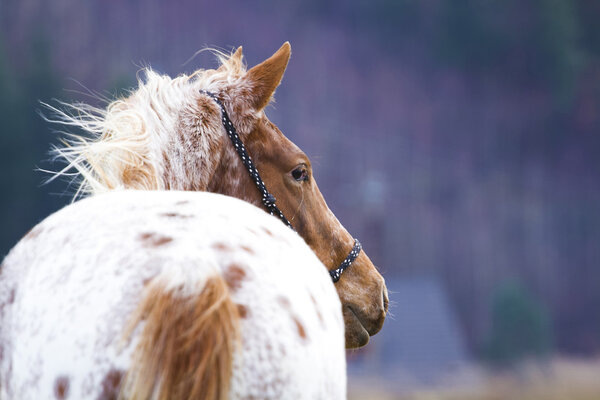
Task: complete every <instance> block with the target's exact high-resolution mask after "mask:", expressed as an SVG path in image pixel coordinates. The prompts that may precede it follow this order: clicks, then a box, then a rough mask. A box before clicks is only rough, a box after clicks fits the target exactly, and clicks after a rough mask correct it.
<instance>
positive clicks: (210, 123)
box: [158, 98, 227, 191]
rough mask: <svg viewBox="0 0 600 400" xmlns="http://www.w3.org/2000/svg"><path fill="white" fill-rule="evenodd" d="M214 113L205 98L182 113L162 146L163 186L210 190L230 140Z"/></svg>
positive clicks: (171, 188) (160, 157)
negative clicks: (227, 140)
mask: <svg viewBox="0 0 600 400" xmlns="http://www.w3.org/2000/svg"><path fill="white" fill-rule="evenodd" d="M215 113H217V110H216V108H215V107H214V105H213V104H208V103H207V101H206V100H205V99H202V98H201V99H198V100H197V101H196V102H195V104H193V105H190V106H189V107H188V108H187V109H186V110H184V111H183V112H182V113H181V115H180V118H179V123H178V124H177V126H176V127H175V133H174V134H172V135H169V137H168V138H166V139H165V140H164V141H163V144H162V145H161V146H160V147H161V148H162V150H160V151H159V153H160V154H159V155H158V157H159V159H160V160H161V162H160V164H161V165H162V181H163V186H164V187H163V188H164V189H166V190H193V191H210V189H209V184H210V182H211V180H212V177H213V176H214V175H215V174H216V173H218V170H219V165H220V161H221V158H222V157H223V154H224V150H225V149H224V148H225V147H226V144H227V143H226V141H225V139H227V138H226V137H225V135H224V134H223V132H222V128H221V126H220V124H219V122H218V121H220V118H216V117H215Z"/></svg>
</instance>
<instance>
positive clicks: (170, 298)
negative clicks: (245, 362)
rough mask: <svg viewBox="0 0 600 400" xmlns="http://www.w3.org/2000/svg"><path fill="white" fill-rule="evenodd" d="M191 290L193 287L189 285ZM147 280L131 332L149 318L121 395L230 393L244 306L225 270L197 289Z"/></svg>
mask: <svg viewBox="0 0 600 400" xmlns="http://www.w3.org/2000/svg"><path fill="white" fill-rule="evenodd" d="M188 292H189V291H188ZM188 292H186V291H184V290H183V288H181V287H180V288H179V290H177V289H175V290H173V289H168V288H166V287H165V284H164V283H162V282H161V281H160V280H159V279H156V278H155V279H154V280H152V281H151V282H150V284H149V285H148V286H147V291H146V292H145V295H144V299H143V300H142V302H141V304H139V306H138V308H137V310H136V311H135V312H134V314H133V318H132V321H131V324H130V325H129V327H128V328H127V330H126V337H127V338H128V339H129V338H131V336H132V334H133V332H134V330H135V328H136V326H138V324H139V323H140V322H142V321H144V326H143V328H141V333H140V336H139V341H138V344H137V347H136V349H135V351H134V354H133V360H132V361H133V362H132V365H131V368H130V369H129V371H128V372H127V375H126V377H125V381H124V382H123V385H122V386H121V396H120V397H121V398H135V399H149V398H153V399H159V400H163V399H192V398H193V399H207V400H208V399H210V400H213V399H219V400H221V399H227V398H228V392H229V385H230V381H231V373H232V364H233V355H234V352H235V350H236V348H237V345H238V343H239V337H240V333H239V319H240V316H239V311H238V308H237V306H236V305H235V303H233V301H232V299H231V296H230V292H229V288H228V286H227V283H226V282H225V280H224V279H223V278H222V277H221V276H214V277H211V278H209V279H208V280H207V281H206V283H205V284H204V287H203V288H202V290H201V291H200V292H199V293H198V292H197V291H196V293H188Z"/></svg>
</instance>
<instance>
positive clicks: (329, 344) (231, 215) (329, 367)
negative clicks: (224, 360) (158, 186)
mask: <svg viewBox="0 0 600 400" xmlns="http://www.w3.org/2000/svg"><path fill="white" fill-rule="evenodd" d="M213 276H220V277H223V278H224V280H225V281H226V282H227V285H228V287H229V296H230V297H231V299H232V301H233V302H234V303H235V304H236V305H237V310H238V312H239V318H240V319H239V321H240V332H241V338H240V343H241V345H240V347H239V348H237V350H236V352H235V354H234V357H233V368H232V375H231V381H230V385H229V387H230V389H229V397H230V398H231V399H246V398H261V399H319V398H321V399H341V398H345V395H346V376H345V354H344V324H343V318H342V313H341V305H340V300H339V297H338V296H337V293H336V291H335V289H334V285H333V283H332V282H331V279H330V277H329V275H328V273H327V270H326V268H325V267H324V266H323V264H322V263H321V262H320V261H319V260H318V258H317V257H316V256H315V254H314V253H313V252H312V251H311V249H310V248H309V247H308V246H307V245H306V244H305V242H304V241H303V240H302V238H301V237H300V236H298V235H297V234H296V233H294V232H293V231H291V230H290V229H288V228H287V227H286V226H285V225H283V224H282V223H281V222H280V221H278V220H277V219H275V218H272V217H271V216H269V215H268V214H266V213H265V212H264V211H262V210H260V209H258V208H256V207H254V206H252V205H250V204H248V203H246V202H243V201H241V200H237V199H234V198H231V197H225V196H222V195H217V194H211V193H206V192H178V191H163V192H159V191H153V192H146V191H114V192H109V193H106V194H102V195H97V196H92V197H90V198H87V199H84V200H81V201H78V202H76V203H73V204H71V205H70V206H68V207H65V208H64V209H62V210H60V211H58V212H56V213H55V214H53V215H51V216H49V217H48V218H46V219H45V220H44V221H42V222H41V223H40V224H38V225H37V226H36V227H34V228H33V229H32V230H31V232H30V233H29V234H27V235H26V236H25V237H24V238H23V239H22V240H21V241H20V242H19V243H18V244H17V245H16V246H15V248H14V249H13V250H12V251H11V252H10V253H9V255H8V256H7V257H6V259H5V260H4V262H3V263H2V266H1V269H0V399H3V400H4V399H21V400H27V399H41V398H50V399H51V398H56V399H101V398H104V399H109V398H116V396H117V394H118V391H119V389H120V384H121V381H122V379H123V376H124V375H125V374H126V373H127V371H128V369H129V367H130V364H131V359H132V355H133V353H134V351H135V349H136V344H137V336H136V335H138V334H139V332H140V331H141V327H138V328H136V330H135V331H134V334H133V336H132V338H131V340H125V339H124V333H123V332H124V330H125V326H126V325H127V322H128V320H129V318H130V316H131V314H132V313H133V312H134V310H135V309H136V305H137V304H138V303H139V302H140V299H141V298H142V297H143V293H144V290H145V288H146V287H147V286H148V285H149V284H150V283H159V284H160V285H161V287H163V288H164V289H165V290H170V289H171V290H172V289H175V290H176V292H177V293H179V294H181V295H182V296H194V295H196V294H197V293H199V292H200V291H201V290H202V288H203V287H204V284H205V282H206V281H207V279H210V277H213ZM126 394H127V393H126ZM129 394H130V393H129Z"/></svg>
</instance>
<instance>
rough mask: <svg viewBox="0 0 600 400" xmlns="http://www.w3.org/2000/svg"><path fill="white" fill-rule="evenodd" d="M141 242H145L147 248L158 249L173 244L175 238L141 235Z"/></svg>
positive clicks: (155, 234)
mask: <svg viewBox="0 0 600 400" xmlns="http://www.w3.org/2000/svg"><path fill="white" fill-rule="evenodd" d="M140 240H141V241H142V242H144V244H145V245H146V246H152V247H158V246H162V245H165V244H167V243H170V242H172V241H173V238H172V237H169V236H162V235H159V234H158V233H142V234H141V235H140Z"/></svg>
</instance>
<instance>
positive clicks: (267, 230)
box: [262, 227, 273, 236]
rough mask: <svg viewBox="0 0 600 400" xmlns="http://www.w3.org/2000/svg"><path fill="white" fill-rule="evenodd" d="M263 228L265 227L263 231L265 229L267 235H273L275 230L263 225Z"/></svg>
mask: <svg viewBox="0 0 600 400" xmlns="http://www.w3.org/2000/svg"><path fill="white" fill-rule="evenodd" d="M262 229H263V231H265V233H266V234H267V235H269V236H273V232H271V230H270V229H269V228H265V227H263V228H262Z"/></svg>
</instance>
